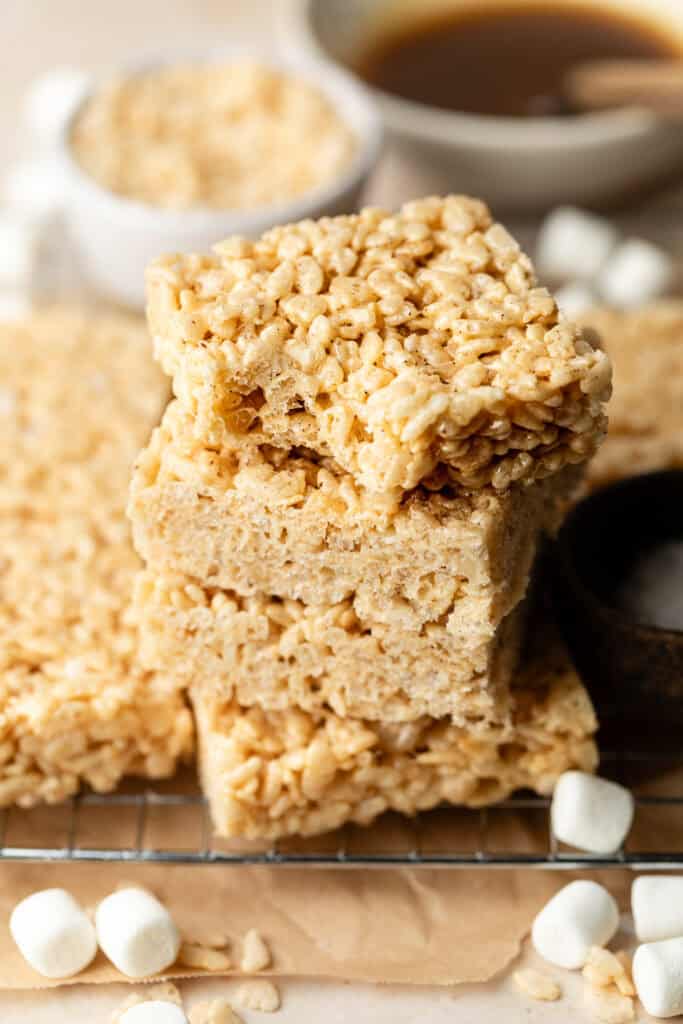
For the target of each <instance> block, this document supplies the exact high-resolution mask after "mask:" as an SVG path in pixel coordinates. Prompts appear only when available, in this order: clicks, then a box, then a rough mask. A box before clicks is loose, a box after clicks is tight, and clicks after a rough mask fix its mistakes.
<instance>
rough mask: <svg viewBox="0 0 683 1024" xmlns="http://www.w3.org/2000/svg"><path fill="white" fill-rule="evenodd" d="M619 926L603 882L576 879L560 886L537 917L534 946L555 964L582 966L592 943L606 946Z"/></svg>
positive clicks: (571, 967)
mask: <svg viewBox="0 0 683 1024" xmlns="http://www.w3.org/2000/svg"><path fill="white" fill-rule="evenodd" d="M618 927H619V909H618V907H617V905H616V903H615V901H614V899H613V898H612V896H610V894H609V893H608V892H607V889H605V888H604V887H603V886H602V885H598V883H597V882H591V881H588V880H584V879H579V880H578V881H576V882H570V883H569V885H566V886H565V887H564V889H560V891H559V892H558V893H556V894H555V895H554V896H553V898H552V899H551V900H549V901H548V902H547V903H546V905H545V906H544V907H543V909H542V910H541V911H540V913H539V914H538V915H537V916H536V919H535V920H534V923H533V926H532V929H531V939H532V942H533V944H534V948H535V950H536V952H537V953H539V954H540V956H542V957H543V959H544V960H547V961H548V962H549V963H551V964H556V965H557V966H558V967H566V968H567V969H569V970H576V969H577V968H579V967H583V965H584V964H585V962H586V958H587V957H588V952H589V950H590V948H591V946H605V945H606V944H607V943H608V942H609V940H610V939H611V938H612V936H613V935H614V933H615V932H616V930H617V928H618Z"/></svg>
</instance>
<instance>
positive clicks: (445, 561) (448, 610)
mask: <svg viewBox="0 0 683 1024" xmlns="http://www.w3.org/2000/svg"><path fill="white" fill-rule="evenodd" d="M579 475H580V469H577V468H576V467H567V468H565V469H564V470H562V471H561V472H560V473H558V474H556V475H555V476H554V477H552V478H550V479H548V480H545V481H542V482H540V483H538V484H537V485H535V486H533V487H523V486H521V485H518V486H517V487H514V488H511V489H510V490H508V491H506V492H504V493H499V492H497V491H495V490H493V488H491V487H487V488H484V489H481V490H479V491H476V492H473V493H471V494H467V495H464V494H460V495H453V494H452V493H450V494H449V493H448V492H447V491H446V492H438V493H436V492H430V491H428V490H426V489H425V488H419V489H416V490H415V491H413V492H412V493H411V494H409V495H407V496H405V497H404V499H403V500H402V501H397V500H394V499H393V498H387V497H385V496H381V495H378V494H377V493H376V492H368V491H365V490H364V489H362V488H360V487H359V486H358V485H356V483H355V482H354V480H353V478H352V477H351V476H350V474H348V473H344V472H343V471H340V470H339V468H338V467H334V466H330V464H329V461H328V460H322V462H321V460H319V459H317V460H316V459H315V458H314V457H311V455H310V453H306V452H303V451H301V450H295V451H292V452H289V453H287V452H285V451H284V450H283V449H278V448H272V447H270V448H269V447H267V446H256V445H244V446H243V447H241V448H222V449H221V450H218V451H217V450H215V449H210V448H207V447H206V446H205V445H204V444H203V443H202V442H199V441H197V440H196V439H195V438H194V437H193V434H192V425H191V422H190V418H189V415H188V414H187V413H186V412H185V411H184V410H183V408H182V406H181V405H180V403H178V402H174V403H171V405H170V406H169V407H168V409H167V410H166V413H165V415H164V419H163V421H162V424H161V426H160V427H159V428H158V429H157V430H156V431H155V432H154V434H153V436H152V440H151V442H150V444H149V446H148V447H147V449H146V450H145V451H144V452H143V453H142V455H141V457H140V459H139V460H138V464H137V467H136V471H135V474H134V477H133V485H132V489H131V500H130V505H129V514H130V516H131V518H132V521H133V528H134V530H133V532H134V539H135V543H136V546H137V549H138V551H139V552H140V554H141V555H142V556H143V558H144V559H145V561H146V563H147V565H148V567H149V568H151V569H152V570H154V571H155V572H157V573H162V574H164V573H165V574H169V573H170V574H172V573H176V572H180V573H184V574H185V575H187V576H192V577H194V578H195V579H196V580H198V581H199V582H200V583H201V584H202V585H204V586H207V587H213V588H216V587H217V588H222V589H226V590H234V591H236V592H237V593H238V594H241V595H242V596H243V597H250V596H255V595H258V594H273V595H275V596H277V597H283V598H294V599H296V600H300V601H303V602H305V603H306V604H310V605H336V604H338V603H339V602H342V601H349V602H350V603H351V604H352V606H353V610H354V612H355V613H356V615H357V616H358V617H359V618H360V619H362V620H364V621H368V622H374V623H384V624H388V625H391V626H393V627H394V628H408V629H414V630H420V629H422V628H423V627H424V626H425V625H426V624H428V623H436V622H440V623H441V624H442V625H445V626H446V628H447V630H448V632H449V633H450V635H451V636H453V637H459V638H460V640H461V642H462V643H463V644H464V645H467V646H473V645H474V646H481V645H482V644H485V643H488V642H489V641H490V640H491V639H492V638H493V636H494V634H495V631H496V629H497V627H498V625H499V624H500V622H501V620H502V619H503V618H504V617H505V616H506V615H507V614H508V613H509V612H510V611H511V610H512V609H513V608H514V607H515V606H516V605H517V603H518V602H519V601H520V600H521V598H522V597H523V595H524V592H525V590H526V587H527V582H528V578H529V573H530V570H531V567H532V564H533V561H534V557H535V555H536V552H537V549H538V544H539V538H540V535H541V533H542V532H543V531H547V532H552V531H553V529H554V528H555V527H556V526H558V525H559V523H560V521H561V519H562V515H563V512H564V507H565V504H566V503H567V501H568V499H569V498H570V497H571V495H572V493H573V491H574V489H575V487H576V484H577V482H578V478H579Z"/></svg>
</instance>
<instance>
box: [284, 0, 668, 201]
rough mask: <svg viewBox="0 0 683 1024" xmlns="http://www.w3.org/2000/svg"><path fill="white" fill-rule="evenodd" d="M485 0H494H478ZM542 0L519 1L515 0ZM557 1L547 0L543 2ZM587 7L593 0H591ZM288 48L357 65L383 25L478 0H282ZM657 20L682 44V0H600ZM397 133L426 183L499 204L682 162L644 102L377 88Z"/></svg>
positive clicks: (586, 196) (645, 175)
mask: <svg viewBox="0 0 683 1024" xmlns="http://www.w3.org/2000/svg"><path fill="white" fill-rule="evenodd" d="M476 2H477V4H478V5H479V6H484V5H485V4H487V3H491V2H492V3H494V4H495V3H496V2H497V0H476ZM528 2H531V3H534V2H537V0H516V3H520V4H521V3H528ZM560 2H561V0H546V6H548V7H550V6H552V5H553V4H559V3H560ZM586 2H587V3H588V5H589V6H590V0H586ZM279 4H280V8H279V9H280V23H279V29H280V36H281V41H282V46H283V49H284V52H285V53H295V52H296V53H299V54H301V53H304V54H307V55H309V56H311V55H315V56H318V57H321V56H324V57H326V58H327V59H332V60H333V61H335V62H336V63H337V64H339V65H340V66H343V67H346V68H349V67H353V63H354V57H356V58H357V56H358V54H360V53H363V52H364V50H365V49H366V47H367V46H368V45H369V44H372V41H373V40H374V39H377V38H378V37H381V36H382V33H383V28H385V26H386V25H387V23H390V24H391V26H392V28H395V27H396V26H400V25H401V23H402V22H403V21H409V19H411V18H414V17H415V12H416V10H418V9H419V11H420V14H421V15H422V16H423V15H425V14H426V15H429V14H430V13H437V12H439V11H445V10H455V9H457V8H458V7H464V6H467V7H470V8H471V7H472V5H473V0H279ZM596 6H597V7H599V8H601V9H603V10H604V8H605V7H606V6H611V7H612V8H614V9H615V10H617V11H626V12H631V14H635V15H637V16H639V17H640V18H643V17H646V18H647V19H649V20H651V21H654V22H655V23H657V24H661V25H662V26H663V27H664V29H665V31H666V32H667V33H668V35H669V37H670V38H671V39H672V40H673V41H674V42H676V43H677V44H680V47H681V52H682V53H683V2H682V0H596ZM374 95H375V96H376V97H377V99H378V101H379V104H380V109H381V111H382V114H383V116H384V120H385V124H386V126H387V128H388V130H389V135H390V138H391V140H392V141H393V142H394V143H395V144H396V145H397V146H398V147H399V148H400V149H401V150H402V152H403V154H404V155H406V156H407V157H409V158H410V159H411V160H413V161H415V160H417V161H419V163H420V164H421V170H422V171H423V173H424V176H425V179H426V180H428V181H429V183H430V187H431V188H433V189H434V190H438V191H449V190H450V191H459V192H467V193H471V194H474V195H477V196H481V197H482V198H484V199H486V200H487V201H488V202H490V203H492V204H494V205H495V206H497V207H498V208H507V209H514V210H525V209H526V210H529V209H543V208H547V207H550V206H552V205H555V204H558V203H574V204H578V205H602V204H605V203H609V202H612V201H614V200H617V199H619V198H622V197H625V196H627V195H628V194H629V193H631V192H632V191H633V190H635V189H637V188H641V187H643V186H645V185H648V184H651V183H654V182H656V181H657V180H659V179H661V178H663V177H664V176H666V175H667V174H668V173H670V172H672V171H673V170H674V169H675V168H676V167H677V166H681V167H683V131H681V129H680V127H679V126H675V125H674V126H671V125H669V126H667V125H664V124H662V123H660V122H658V121H657V120H656V119H655V117H654V116H653V115H651V114H649V113H648V112H647V111H643V110H624V111H618V112H604V113H598V114H590V115H585V116H582V117H576V118H550V117H548V118H523V119H521V118H520V119H516V118H515V119H513V118H505V117H483V116H478V115H473V114H465V113H452V112H450V111H445V110H439V109H437V108H435V107H430V106H425V105H422V104H416V103H411V102H409V101H407V100H403V99H401V98H398V97H396V96H390V95H388V94H387V93H383V92H380V91H375V92H374Z"/></svg>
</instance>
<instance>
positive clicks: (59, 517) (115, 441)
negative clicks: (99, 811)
mask: <svg viewBox="0 0 683 1024" xmlns="http://www.w3.org/2000/svg"><path fill="white" fill-rule="evenodd" d="M0 366H1V367H2V370H1V377H0V423H1V425H2V432H3V445H2V451H1V452H0V477H1V479H2V486H1V487H0V501H1V505H2V507H1V514H0V567H1V568H0V804H1V805H7V804H11V803H17V804H21V805H24V806H26V805H30V804H33V803H36V802H38V801H48V802H56V801H59V800H62V799H64V798H65V797H67V796H69V795H70V794H72V793H74V792H75V791H76V790H77V789H78V788H79V785H80V784H81V783H87V784H89V785H90V786H92V787H93V788H94V789H96V790H101V791H103V790H110V789H113V788H114V786H115V785H116V784H117V783H118V781H119V780H120V779H121V777H122V776H123V775H126V774H129V773H134V774H139V775H144V776H149V777H151V778H159V777H162V776H167V775H170V774H171V773H172V771H173V770H174V768H175V765H176V762H177V761H178V759H179V758H181V757H182V756H183V755H186V754H187V753H188V752H189V751H190V749H191V745H192V722H191V718H190V713H189V711H188V709H187V708H186V707H185V703H184V700H183V696H182V694H181V693H180V692H179V691H178V688H177V686H176V685H175V684H173V683H172V682H170V681H169V680H166V679H164V678H162V677H158V676H154V675H152V674H150V673H148V672H144V671H142V670H141V669H140V668H138V667H137V666H136V664H135V660H134V656H135V653H136V649H137V633H136V631H135V629H134V628H133V627H132V626H131V625H130V624H128V623H127V621H126V608H127V606H128V604H129V601H130V592H131V586H132V582H133V578H134V576H135V574H136V572H137V571H138V568H139V562H138V559H137V556H136V555H135V552H134V551H133V548H132V544H131V542H130V537H129V530H128V526H127V523H126V519H125V516H124V503H125V496H126V491H127V482H128V478H129V474H130V468H131V465H132V463H133V460H134V458H135V456H136V454H137V451H138V449H139V446H140V444H141V443H143V441H144V440H145V439H146V437H147V436H148V434H149V431H150V429H151V427H152V426H153V424H154V423H155V422H156V421H157V420H158V417H159V415H160V412H161V409H162V408H163V404H164V401H165V399H166V387H165V385H164V382H163V380H162V379H161V376H160V374H159V372H158V370H157V368H156V367H155V365H154V363H153V361H152V359H151V356H150V355H149V341H148V338H147V335H146V332H145V329H144V326H143V325H142V323H141V322H140V321H139V320H136V319H133V318H128V317H124V316H108V317H107V316H104V317H100V316H98V317H94V316H92V317H91V316H87V315H86V314H85V313H80V312H78V311H76V310H68V309H50V310H47V311H45V312H41V313H37V314H36V315H34V316H33V317H32V318H31V319H30V320H28V321H27V322H25V323H21V324H12V325H9V324H3V325H2V326H1V327H0Z"/></svg>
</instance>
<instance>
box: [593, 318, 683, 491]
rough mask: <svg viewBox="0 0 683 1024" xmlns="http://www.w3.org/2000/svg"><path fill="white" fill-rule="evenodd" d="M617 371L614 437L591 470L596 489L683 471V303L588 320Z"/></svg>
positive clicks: (612, 415) (611, 407) (610, 408)
mask: <svg viewBox="0 0 683 1024" xmlns="http://www.w3.org/2000/svg"><path fill="white" fill-rule="evenodd" d="M584 321H585V323H586V325H587V326H590V327H593V328H594V329H595V330H597V331H598V332H599V334H600V336H601V338H602V340H603V342H604V345H605V349H606V350H607V353H608V354H609V356H610V358H611V360H612V365H613V367H614V394H613V395H612V399H611V401H610V403H609V406H608V412H609V433H608V435H607V439H606V441H605V443H604V445H603V446H602V447H601V449H600V451H599V452H598V454H597V456H596V457H595V459H593V461H592V462H591V463H590V465H589V467H588V482H589V484H591V485H593V486H599V485H602V484H607V483H610V482H611V481H613V480H617V479H619V477H622V476H631V475H632V474H634V473H646V472H650V471H652V470H656V469H676V468H679V467H682V466H683V302H675V301H667V302H659V303H654V304H653V305H650V306H644V307H643V308H642V309H639V310H636V311H632V312H618V311H617V310H612V309H600V310H593V311H591V312H590V313H588V314H586V316H585V317H584Z"/></svg>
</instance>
